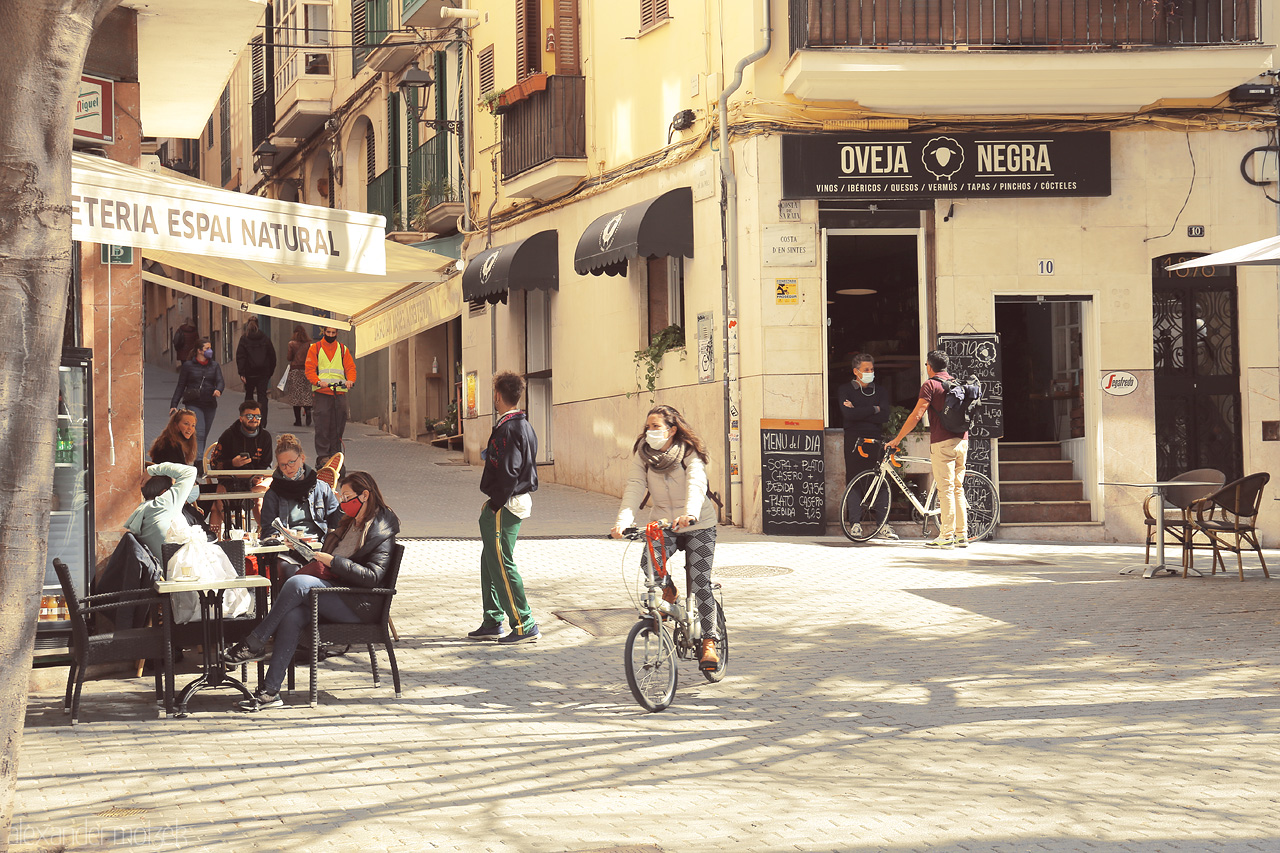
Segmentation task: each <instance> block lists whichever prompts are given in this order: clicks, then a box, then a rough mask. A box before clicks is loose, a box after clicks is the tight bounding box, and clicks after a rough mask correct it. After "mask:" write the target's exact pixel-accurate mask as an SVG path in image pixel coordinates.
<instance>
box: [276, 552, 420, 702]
mask: <svg viewBox="0 0 1280 853" xmlns="http://www.w3.org/2000/svg"><path fill="white" fill-rule="evenodd" d="M403 558H404V546H403V545H399V544H397V545H395V546H394V547H393V548H392V549H391V562H390V563H388V564H387V572H386V575H385V576H384V577H383V579H382V586H381V587H377V588H375V589H363V588H361V587H336V586H335V587H321V588H316V589H313V590H311V615H310V619H309V627H310V628H311V649H310V652H311V707H312V708H314V707H316V706H317V705H319V704H320V692H319V688H318V686H317V673H316V666H317V664H319V662H320V648H321V646H322V645H323V644H325V643H329V644H335V645H356V644H360V643H363V644H364V645H365V646H367V647H368V649H369V669H370V670H371V671H372V673H373V686H374V687H378V686H380V685H381V681H380V680H379V676H378V655H377V652H375V651H374V648H373V646H374V644H375V643H381V644H382V646H383V648H385V649H386V650H387V659H388V660H389V661H390V662H391V679H392V682H393V683H394V684H395V688H396V698H397V699H399V698H400V668H399V667H398V666H397V665H396V652H395V648H394V647H393V645H392V639H391V627H390V621H391V599H392V597H393V596H394V595H395V594H396V581H397V580H398V579H399V577H400V561H401V560H402V559H403ZM335 594H341V595H343V596H345V598H346V600H347V601H348V602H349V603H350V604H351V607H352V609H353V610H355V611H356V615H358V616H360V617H361V618H362V619H363V620H364V621H362V622H324V621H321V620H320V596H321V595H335ZM294 660H295V661H296V660H297V659H296V658H295V659H294ZM293 666H294V663H293V662H292V661H291V662H290V663H289V689H290V690H293V689H294V686H293V685H294V680H293Z"/></svg>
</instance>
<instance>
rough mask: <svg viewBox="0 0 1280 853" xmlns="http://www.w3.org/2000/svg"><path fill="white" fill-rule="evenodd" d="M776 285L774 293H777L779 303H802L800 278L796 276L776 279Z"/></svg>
mask: <svg viewBox="0 0 1280 853" xmlns="http://www.w3.org/2000/svg"><path fill="white" fill-rule="evenodd" d="M774 281H775V282H776V286H775V288H774V293H775V294H776V295H777V298H778V304H779V305H799V304H800V280H799V279H796V278H779V279H774Z"/></svg>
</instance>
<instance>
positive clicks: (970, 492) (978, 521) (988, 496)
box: [925, 471, 1000, 542]
mask: <svg viewBox="0 0 1280 853" xmlns="http://www.w3.org/2000/svg"><path fill="white" fill-rule="evenodd" d="M964 502H965V522H966V523H965V528H966V533H967V535H968V537H969V541H970V542H980V541H982V540H983V539H986V538H988V537H990V536H991V534H992V533H994V532H995V529H996V525H998V524H999V523H1000V496H999V495H998V494H997V493H996V486H995V483H992V482H991V478H990V477H988V476H987V475H986V474H983V473H982V472H980V471H965V472H964ZM926 509H928V510H930V511H931V512H934V513H935V514H934V515H931V516H929V517H928V518H926V519H925V525H928V526H931V527H932V528H933V529H934V530H935V531H936V530H939V529H940V527H939V525H940V524H941V516H940V515H938V514H936V511H937V509H938V490H937V489H933V490H931V491H930V492H929V505H928V507H926ZM925 535H926V536H928V535H929V532H928V528H927V527H926V530H925Z"/></svg>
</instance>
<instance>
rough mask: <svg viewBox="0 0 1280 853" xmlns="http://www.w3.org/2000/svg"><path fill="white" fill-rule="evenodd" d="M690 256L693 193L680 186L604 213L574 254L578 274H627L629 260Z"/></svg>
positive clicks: (580, 241)
mask: <svg viewBox="0 0 1280 853" xmlns="http://www.w3.org/2000/svg"><path fill="white" fill-rule="evenodd" d="M663 255H671V256H672V257H677V258H678V257H686V258H692V257H693V190H692V189H691V188H690V187H679V188H677V189H674V190H671V191H670V192H667V193H663V194H662V195H660V196H657V197H656V198H651V199H649V200H648V201H642V202H640V203H639V204H633V205H631V206H630V207H624V208H623V209H622V210H619V211H615V212H614V213H606V214H605V215H604V216H601V217H600V218H599V219H597V220H596V221H595V222H592V223H591V224H590V225H589V226H587V230H586V231H583V232H582V236H581V237H580V238H579V239H578V248H577V249H576V250H575V251H574V253H573V268H574V270H576V271H577V273H578V275H586V274H587V273H591V274H592V275H600V274H601V273H603V274H605V275H626V272H627V261H628V260H629V259H631V258H652V257H659V256H663Z"/></svg>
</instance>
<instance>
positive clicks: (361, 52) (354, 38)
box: [351, 0, 369, 77]
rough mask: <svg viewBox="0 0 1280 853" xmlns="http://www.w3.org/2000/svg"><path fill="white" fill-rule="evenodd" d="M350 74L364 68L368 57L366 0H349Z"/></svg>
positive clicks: (352, 74) (355, 73)
mask: <svg viewBox="0 0 1280 853" xmlns="http://www.w3.org/2000/svg"><path fill="white" fill-rule="evenodd" d="M351 44H352V48H353V49H352V51H351V76H352V77H354V76H356V75H357V74H359V73H360V69H361V68H364V62H365V60H366V59H368V58H369V47H368V44H369V16H368V2H367V0H351Z"/></svg>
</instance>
